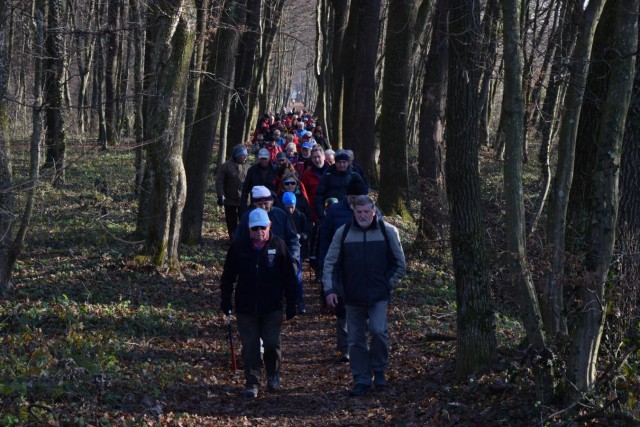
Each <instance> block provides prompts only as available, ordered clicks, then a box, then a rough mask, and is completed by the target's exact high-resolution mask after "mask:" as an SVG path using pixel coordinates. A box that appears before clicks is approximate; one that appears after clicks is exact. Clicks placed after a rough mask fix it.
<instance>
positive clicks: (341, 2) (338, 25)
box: [327, 0, 353, 147]
mask: <svg viewBox="0 0 640 427" xmlns="http://www.w3.org/2000/svg"><path fill="white" fill-rule="evenodd" d="M330 1H331V10H332V12H333V22H332V23H333V32H332V37H333V40H332V48H331V59H330V62H331V79H330V80H331V124H332V126H333V128H329V129H327V132H328V133H329V139H330V141H332V142H333V144H334V146H335V147H342V146H343V143H342V130H343V121H342V120H343V108H344V89H345V86H344V73H345V72H347V69H346V68H345V65H344V61H343V54H342V48H343V43H344V41H345V40H344V39H345V32H346V28H347V22H350V18H349V10H350V8H351V0H330ZM352 52H353V51H352Z"/></svg>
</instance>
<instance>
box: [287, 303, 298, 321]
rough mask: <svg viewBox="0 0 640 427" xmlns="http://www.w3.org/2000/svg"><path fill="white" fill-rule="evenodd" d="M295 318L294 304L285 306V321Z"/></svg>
mask: <svg viewBox="0 0 640 427" xmlns="http://www.w3.org/2000/svg"><path fill="white" fill-rule="evenodd" d="M294 317H296V306H295V304H287V320H291V319H293V318H294Z"/></svg>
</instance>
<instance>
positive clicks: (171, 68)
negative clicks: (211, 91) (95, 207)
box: [138, 0, 196, 271]
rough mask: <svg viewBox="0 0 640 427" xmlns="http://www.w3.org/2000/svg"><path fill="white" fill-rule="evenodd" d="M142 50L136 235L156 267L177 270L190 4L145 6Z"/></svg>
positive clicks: (186, 0) (188, 0)
mask: <svg viewBox="0 0 640 427" xmlns="http://www.w3.org/2000/svg"><path fill="white" fill-rule="evenodd" d="M149 8H150V9H149V18H148V19H147V23H148V27H147V47H146V51H145V57H146V59H145V71H146V80H145V98H144V120H145V125H144V135H145V141H148V144H147V146H146V153H147V167H146V170H145V179H144V184H143V186H144V191H142V192H141V197H140V205H139V211H138V212H139V213H138V232H140V233H141V234H142V235H143V236H145V248H146V251H147V253H148V254H149V255H150V256H151V257H152V262H153V264H154V265H156V266H157V267H158V268H161V269H169V270H172V271H179V270H180V264H179V258H178V245H179V241H180V226H181V222H182V210H183V208H184V202H185V198H186V177H185V172H184V165H183V163H182V148H183V138H184V113H183V108H182V106H183V105H184V102H185V98H186V88H187V84H188V80H189V79H188V73H189V63H190V60H191V55H192V53H193V49H194V43H195V24H196V8H195V3H194V0H162V1H157V2H153V3H152V4H149Z"/></svg>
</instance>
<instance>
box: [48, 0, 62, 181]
mask: <svg viewBox="0 0 640 427" xmlns="http://www.w3.org/2000/svg"><path fill="white" fill-rule="evenodd" d="M61 13H62V2H61V0H49V8H48V13H47V34H46V38H45V55H46V56H45V58H46V60H45V69H44V76H45V89H44V91H45V104H46V108H45V115H46V128H47V129H46V138H45V146H46V147H47V149H46V158H45V163H44V168H46V169H51V171H52V175H53V176H52V182H53V184H54V186H56V187H61V186H63V185H64V175H65V170H64V169H65V149H66V141H65V129H64V117H63V115H62V107H63V102H62V76H63V73H64V67H65V65H64V61H65V57H64V38H63V35H62V33H61V32H60V31H59V28H61V25H62V21H61V18H62V15H61Z"/></svg>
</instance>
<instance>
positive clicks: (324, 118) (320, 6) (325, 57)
mask: <svg viewBox="0 0 640 427" xmlns="http://www.w3.org/2000/svg"><path fill="white" fill-rule="evenodd" d="M328 2H329V1H328V0H318V3H317V5H316V44H315V48H316V49H315V50H316V55H315V57H316V59H315V64H314V70H315V77H316V81H317V83H318V99H317V101H316V108H315V110H314V111H315V113H316V115H317V117H318V121H319V122H320V123H323V124H324V126H325V128H329V127H330V120H329V119H330V117H329V99H330V98H329V92H330V80H329V78H330V75H329V53H330V52H329V48H330V45H329V41H330V38H329V34H328V31H327V30H328V27H329V5H328ZM325 136H328V135H325Z"/></svg>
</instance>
